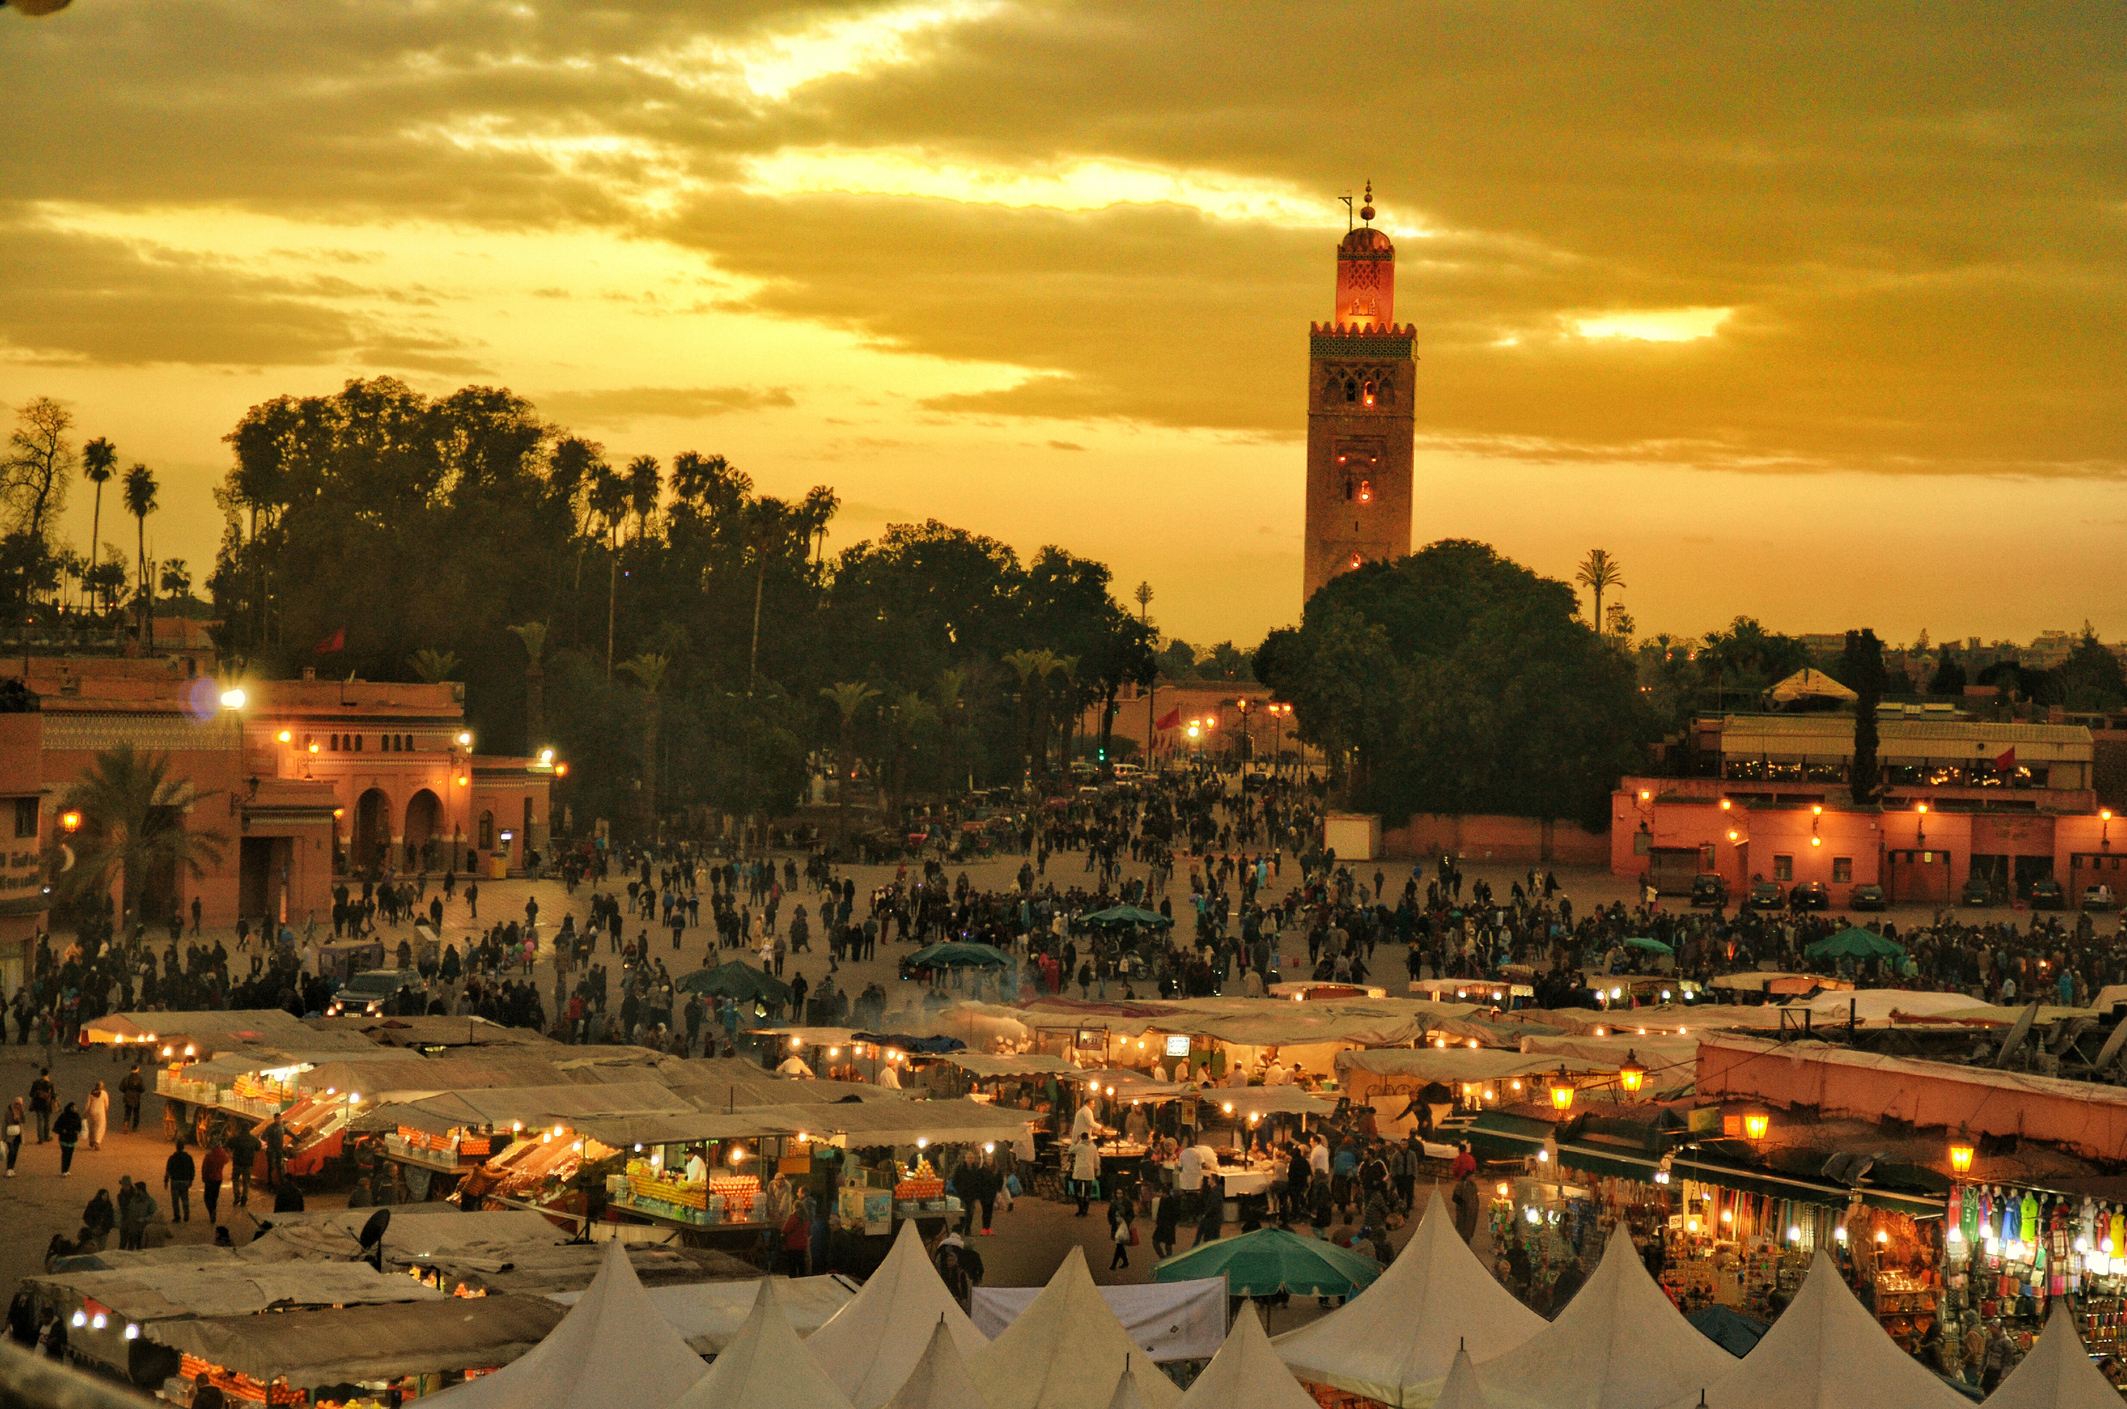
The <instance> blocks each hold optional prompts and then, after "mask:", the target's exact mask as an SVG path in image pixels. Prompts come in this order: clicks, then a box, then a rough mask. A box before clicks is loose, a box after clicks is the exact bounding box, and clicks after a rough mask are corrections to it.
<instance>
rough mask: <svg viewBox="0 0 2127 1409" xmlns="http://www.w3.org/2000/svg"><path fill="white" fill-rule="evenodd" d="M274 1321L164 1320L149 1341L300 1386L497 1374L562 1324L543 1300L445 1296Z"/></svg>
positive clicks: (297, 1314)
mask: <svg viewBox="0 0 2127 1409" xmlns="http://www.w3.org/2000/svg"><path fill="white" fill-rule="evenodd" d="M445 1302H446V1303H447V1304H443V1305H439V1304H437V1303H434V1302H401V1303H398V1304H396V1305H390V1306H349V1307H343V1308H340V1309H338V1310H330V1309H328V1310H320V1311H289V1312H284V1313H282V1314H280V1315H278V1316H208V1317H201V1318H199V1319H197V1320H186V1321H163V1322H159V1323H156V1324H155V1325H153V1326H152V1327H151V1328H150V1329H149V1331H148V1336H149V1338H150V1339H152V1340H155V1341H158V1342H160V1343H161V1344H163V1345H166V1346H169V1347H170V1348H171V1349H173V1350H177V1351H181V1352H183V1353H184V1354H186V1355H196V1356H198V1357H199V1358H200V1359H202V1360H206V1361H209V1362H211V1363H212V1364H216V1365H220V1366H223V1367H224V1368H226V1369H229V1370H233V1371H235V1372H236V1373H238V1374H240V1375H248V1376H250V1377H251V1378H252V1379H255V1380H261V1381H264V1380H271V1379H273V1378H274V1377H275V1376H286V1377H287V1380H288V1383H290V1384H291V1385H295V1386H297V1387H299V1388H309V1387H311V1386H315V1385H331V1384H341V1383H344V1382H346V1381H350V1380H381V1379H392V1378H396V1377H398V1376H400V1375H431V1374H438V1373H441V1372H442V1371H445V1370H491V1369H494V1368H495V1367H497V1366H500V1365H507V1364H510V1363H511V1362H512V1361H515V1360H517V1359H519V1358H520V1357H522V1356H524V1355H526V1354H529V1353H530V1351H531V1349H532V1347H533V1346H535V1345H537V1344H539V1342H540V1341H541V1340H543V1339H545V1337H546V1336H547V1334H548V1333H549V1332H551V1331H552V1330H553V1329H554V1327H555V1326H556V1325H557V1324H558V1323H559V1322H560V1321H561V1318H562V1315H563V1312H562V1309H561V1308H560V1307H558V1306H556V1305H554V1303H552V1302H550V1301H548V1300H546V1299H545V1298H544V1297H530V1296H483V1297H448V1298H445Z"/></svg>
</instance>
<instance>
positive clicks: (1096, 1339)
mask: <svg viewBox="0 0 2127 1409" xmlns="http://www.w3.org/2000/svg"><path fill="white" fill-rule="evenodd" d="M1126 1357H1128V1358H1132V1359H1135V1360H1138V1361H1140V1362H1142V1363H1143V1365H1144V1368H1145V1369H1146V1370H1147V1371H1148V1372H1151V1371H1152V1361H1151V1359H1150V1357H1148V1356H1146V1354H1145V1353H1144V1351H1142V1350H1140V1349H1139V1348H1138V1347H1137V1344H1136V1343H1135V1342H1133V1341H1132V1340H1131V1339H1130V1336H1129V1334H1128V1333H1127V1332H1125V1331H1124V1330H1123V1327H1122V1323H1121V1322H1120V1321H1117V1320H1116V1319H1115V1313H1114V1312H1112V1311H1110V1310H1108V1306H1107V1303H1105V1302H1103V1301H1102V1300H1101V1299H1100V1292H1099V1290H1098V1289H1096V1288H1095V1287H1094V1285H1093V1277H1092V1275H1091V1274H1090V1273H1089V1272H1087V1271H1086V1254H1085V1250H1084V1249H1083V1248H1078V1247H1073V1248H1072V1249H1071V1250H1070V1251H1069V1252H1067V1253H1065V1254H1064V1260H1063V1266H1061V1267H1059V1268H1057V1269H1056V1275H1055V1276H1053V1277H1051V1278H1050V1279H1049V1284H1048V1286H1046V1287H1044V1288H1042V1291H1041V1295H1040V1296H1038V1297H1036V1298H1034V1304H1033V1305H1032V1306H1030V1307H1028V1308H1027V1309H1026V1310H1025V1311H1024V1312H1023V1313H1021V1315H1020V1317H1019V1319H1018V1320H1016V1321H1014V1322H1013V1323H1012V1324H1011V1325H1010V1326H1009V1327H1007V1328H1006V1330H1005V1332H1004V1334H1003V1335H1001V1336H999V1337H997V1339H996V1340H993V1341H991V1342H990V1343H989V1344H988V1345H987V1346H985V1347H984V1348H983V1349H981V1350H980V1351H977V1352H976V1353H975V1354H974V1355H972V1356H970V1357H969V1358H968V1375H969V1376H970V1377H971V1378H972V1379H973V1380H974V1381H975V1388H977V1389H979V1390H981V1391H982V1394H983V1397H984V1398H986V1399H988V1400H989V1402H990V1404H991V1406H992V1409H1107V1406H1108V1402H1109V1400H1110V1399H1111V1398H1112V1397H1113V1391H1112V1387H1111V1385H1110V1384H1109V1382H1108V1381H1106V1379H1105V1378H1104V1377H1103V1376H1101V1375H1098V1374H1094V1373H1090V1372H1089V1371H1088V1368H1087V1367H1089V1366H1095V1365H1100V1364H1102V1363H1104V1362H1105V1363H1106V1364H1109V1365H1113V1366H1115V1367H1116V1369H1117V1371H1118V1372H1120V1370H1121V1368H1122V1366H1123V1364H1124V1362H1125V1358H1126ZM1138 1392H1139V1393H1140V1394H1141V1395H1142V1396H1143V1398H1144V1400H1145V1409H1174V1405H1175V1403H1176V1402H1177V1401H1178V1400H1179V1399H1180V1398H1181V1391H1180V1390H1178V1389H1176V1388H1175V1387H1174V1383H1173V1381H1171V1380H1169V1379H1168V1378H1167V1377H1166V1376H1165V1375H1162V1374H1158V1373H1157V1372H1152V1373H1148V1374H1147V1375H1146V1376H1145V1378H1144V1379H1143V1380H1142V1381H1140V1382H1139V1385H1138Z"/></svg>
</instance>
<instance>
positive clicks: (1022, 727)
mask: <svg viewBox="0 0 2127 1409" xmlns="http://www.w3.org/2000/svg"><path fill="white" fill-rule="evenodd" d="M1002 659H1003V660H1004V663H1005V664H1006V665H1009V666H1010V667H1012V673H1013V674H1015V675H1017V676H1018V677H1019V709H1018V715H1019V717H1018V719H1017V720H1015V721H1014V723H1015V724H1016V725H1017V727H1018V729H1019V760H1018V761H1019V777H1017V778H1015V779H1013V780H1012V786H1013V787H1015V788H1016V787H1018V786H1019V785H1020V784H1021V783H1023V782H1024V781H1025V779H1026V774H1027V720H1028V718H1029V717H1031V715H1032V713H1033V709H1034V675H1035V670H1036V667H1037V666H1038V665H1039V660H1038V658H1037V657H1036V656H1035V653H1034V652H1032V651H1009V652H1007V653H1006V654H1005V655H1004V656H1003V658H1002Z"/></svg>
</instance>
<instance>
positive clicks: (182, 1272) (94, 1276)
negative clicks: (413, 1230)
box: [26, 1248, 444, 1323]
mask: <svg viewBox="0 0 2127 1409" xmlns="http://www.w3.org/2000/svg"><path fill="white" fill-rule="evenodd" d="M193 1251H194V1252H196V1253H201V1252H208V1251H211V1249H207V1248H195V1249H193ZM26 1280H28V1281H30V1282H32V1283H34V1284H36V1285H38V1286H41V1287H44V1288H47V1289H49V1292H48V1299H51V1300H55V1301H63V1302H66V1303H73V1302H78V1301H80V1300H81V1299H82V1298H84V1297H94V1298H95V1299H96V1300H97V1301H99V1302H101V1303H102V1304H103V1305H105V1306H107V1307H109V1308H110V1309H111V1310H112V1311H114V1312H116V1313H118V1314H119V1315H122V1316H124V1317H125V1318H126V1319H127V1320H128V1321H139V1322H143V1323H145V1322H149V1321H168V1320H172V1319H174V1318H177V1317H189V1316H247V1315H256V1314H257V1313H259V1312H262V1311H265V1310H267V1309H268V1308H269V1307H273V1306H275V1305H276V1304H279V1305H285V1306H369V1305H375V1304H377V1303H379V1302H392V1301H423V1302H431V1303H433V1302H437V1301H441V1300H443V1299H444V1297H443V1294H442V1293H441V1292H439V1291H437V1290H436V1289H435V1288H433V1287H424V1286H422V1285H421V1284H420V1283H419V1282H417V1281H415V1280H414V1279H413V1278H411V1277H407V1276H403V1275H401V1274H399V1273H396V1272H375V1271H372V1270H371V1269H370V1267H369V1265H368V1264H367V1263H360V1262H300V1263H298V1262H270V1263H263V1264H261V1263H238V1262H212V1263H207V1264H204V1265H202V1264H201V1263H200V1262H197V1261H195V1262H188V1263H165V1264H161V1265H157V1266H152V1267H122V1268H118V1269H116V1270H114V1271H110V1272H68V1273H55V1274H49V1275H45V1276H33V1277H30V1278H28V1279H26Z"/></svg>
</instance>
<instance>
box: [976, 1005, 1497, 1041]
mask: <svg viewBox="0 0 2127 1409" xmlns="http://www.w3.org/2000/svg"><path fill="white" fill-rule="evenodd" d="M1005 1011H1015V1010H1011V1009H1007V1010H1005ZM1477 1011H1478V1005H1476V1004H1454V1003H1430V1002H1424V1001H1421V1000H1419V999H1414V998H1330V999H1323V1000H1321V1001H1319V1002H1307V1003H1294V1002H1290V1001H1284V1002H1265V1001H1264V1000H1263V999H1261V998H1184V999H1174V1000H1168V1001H1162V1000H1154V999H1136V1000H1127V1001H1126V1000H1081V999H1073V998H1060V997H1046V998H1038V999H1035V1000H1034V1001H1033V1002H1031V1003H1029V1004H1028V1005H1027V1006H1026V1007H1025V1008H1024V1009H1022V1010H1016V1015H1017V1016H1019V1017H1021V1018H1022V1019H1024V1020H1025V1021H1026V1022H1027V1023H1029V1024H1031V1025H1032V1026H1035V1027H1049V1028H1055V1027H1092V1028H1106V1029H1107V1030H1108V1031H1109V1032H1110V1033H1112V1034H1114V1035H1116V1036H1123V1037H1140V1036H1143V1035H1144V1034H1145V1033H1146V1032H1151V1031H1157V1032H1172V1033H1186V1034H1188V1035H1189V1036H1192V1037H1207V1038H1210V1039H1211V1040H1212V1041H1214V1042H1226V1043H1230V1044H1233V1045H1235V1046H1243V1047H1303V1046H1308V1045H1310V1044H1313V1043H1318V1042H1342V1043H1348V1044H1350V1045H1353V1046H1360V1047H1389V1046H1397V1045H1400V1044H1403V1043H1409V1042H1416V1041H1419V1040H1421V1039H1422V1038H1423V1037H1424V1036H1425V1033H1426V1030H1427V1027H1428V1026H1429V1025H1431V1024H1434V1023H1437V1022H1438V1021H1439V1020H1440V1019H1441V1018H1443V1017H1467V1016H1469V1015H1470V1014H1471V1013H1474V1012H1477Z"/></svg>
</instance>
